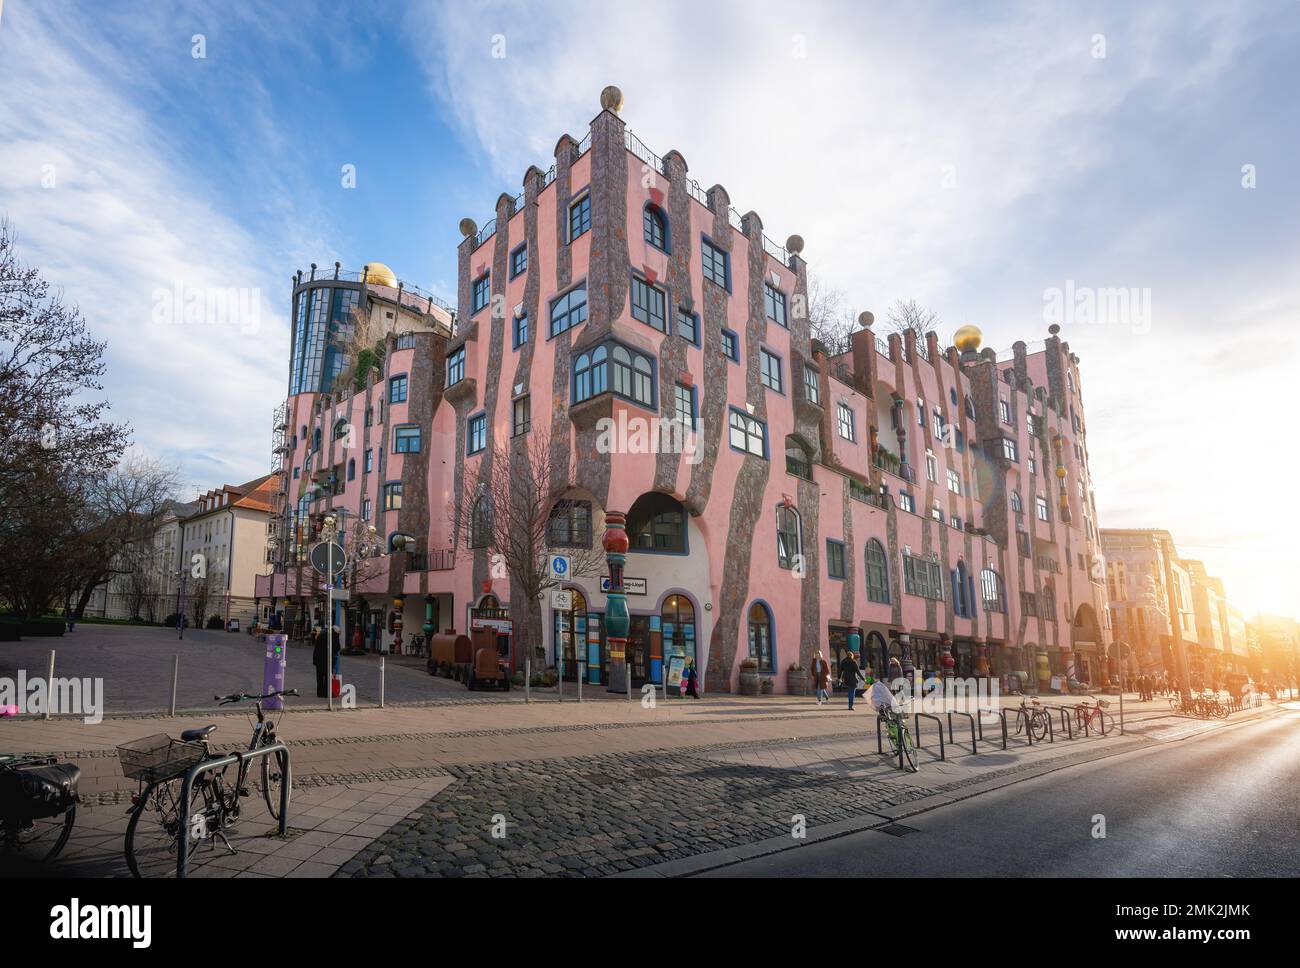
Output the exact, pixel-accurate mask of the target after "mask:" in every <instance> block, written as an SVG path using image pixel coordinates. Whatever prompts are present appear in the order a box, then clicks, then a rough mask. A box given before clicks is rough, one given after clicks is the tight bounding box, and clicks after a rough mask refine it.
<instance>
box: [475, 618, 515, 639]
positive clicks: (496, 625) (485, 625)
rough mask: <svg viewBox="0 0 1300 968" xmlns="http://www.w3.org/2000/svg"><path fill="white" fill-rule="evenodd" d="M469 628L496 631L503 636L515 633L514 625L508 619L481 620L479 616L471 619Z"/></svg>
mask: <svg viewBox="0 0 1300 968" xmlns="http://www.w3.org/2000/svg"><path fill="white" fill-rule="evenodd" d="M469 627H470V628H472V629H496V630H497V631H498V632H499V633H501V634H502V635H510V634H511V632H513V631H514V623H513V622H511V621H510V619H508V618H479V617H478V616H477V615H476V616H474V617H473V618H471V619H470V623H469Z"/></svg>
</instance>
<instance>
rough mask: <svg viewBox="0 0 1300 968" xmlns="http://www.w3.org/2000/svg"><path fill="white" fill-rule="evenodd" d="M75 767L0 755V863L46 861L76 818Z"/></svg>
mask: <svg viewBox="0 0 1300 968" xmlns="http://www.w3.org/2000/svg"><path fill="white" fill-rule="evenodd" d="M80 777H81V768H80V767H78V766H76V765H75V764H73V763H60V762H59V761H58V759H57V758H56V757H53V756H19V755H15V754H0V862H3V863H4V864H6V865H8V864H10V863H13V862H15V861H17V862H20V863H21V862H23V861H35V862H37V863H41V864H44V863H48V862H49V861H52V860H54V859H55V858H56V857H58V856H59V854H60V853H62V851H63V848H64V847H66V846H67V844H68V838H69V837H71V836H72V828H73V825H75V824H76V822H77V804H78V803H79V802H80V801H81V798H80V797H79V796H78V794H77V781H78V780H79V779H80Z"/></svg>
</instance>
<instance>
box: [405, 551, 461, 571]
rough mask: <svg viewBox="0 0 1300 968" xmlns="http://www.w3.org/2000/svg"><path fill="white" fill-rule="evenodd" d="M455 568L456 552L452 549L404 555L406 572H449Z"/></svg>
mask: <svg viewBox="0 0 1300 968" xmlns="http://www.w3.org/2000/svg"><path fill="white" fill-rule="evenodd" d="M455 567H456V552H455V550H454V549H452V548H439V549H437V550H435V551H410V552H407V555H406V570H407V571H451V570H452V569H453V568H455Z"/></svg>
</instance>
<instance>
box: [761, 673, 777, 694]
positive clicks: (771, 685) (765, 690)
mask: <svg viewBox="0 0 1300 968" xmlns="http://www.w3.org/2000/svg"><path fill="white" fill-rule="evenodd" d="M759 691H760V692H761V693H762V694H763V695H765V696H770V695H772V693H773V692H775V691H776V683H775V682H774V681H773V680H772V677H771V676H763V677H762V678H761V679H760V680H759Z"/></svg>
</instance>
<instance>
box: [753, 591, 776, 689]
mask: <svg viewBox="0 0 1300 968" xmlns="http://www.w3.org/2000/svg"><path fill="white" fill-rule="evenodd" d="M749 657H750V658H751V659H756V660H757V661H758V668H759V670H760V671H761V672H771V671H772V670H773V669H774V668H775V657H774V656H773V655H772V615H771V613H770V612H768V610H767V606H766V605H764V604H763V603H762V602H755V603H754V604H753V605H751V606H749Z"/></svg>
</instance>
